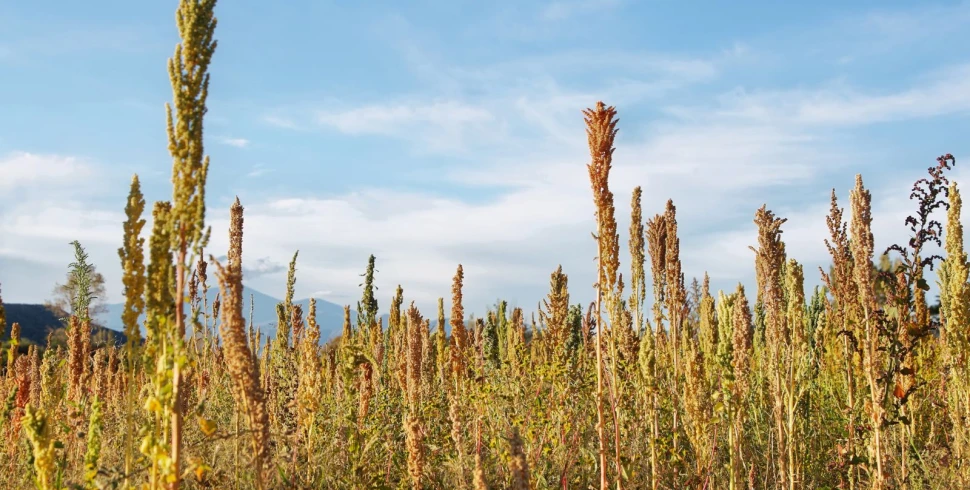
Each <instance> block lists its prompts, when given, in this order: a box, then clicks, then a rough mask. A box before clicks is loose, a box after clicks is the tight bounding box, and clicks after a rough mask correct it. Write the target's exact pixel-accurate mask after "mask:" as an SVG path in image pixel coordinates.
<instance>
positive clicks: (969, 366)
mask: <svg viewBox="0 0 970 490" xmlns="http://www.w3.org/2000/svg"><path fill="white" fill-rule="evenodd" d="M949 194H950V196H949V197H950V209H949V211H948V212H947V223H946V261H945V262H943V263H942V264H940V268H939V277H940V280H939V284H940V317H941V318H942V321H943V326H942V329H941V336H942V339H943V342H944V359H945V362H946V368H945V369H946V371H947V372H946V374H947V378H946V380H947V393H946V395H947V397H946V402H947V413H948V415H949V417H950V421H951V423H952V424H953V429H952V432H951V433H952V435H951V439H952V441H953V442H952V445H953V449H952V450H953V453H954V455H953V456H954V463H953V467H954V469H955V470H956V472H957V474H958V476H959V477H960V478H961V479H962V483H964V484H970V471H968V462H967V456H968V453H970V284H968V282H967V281H968V276H970V263H968V261H967V252H966V250H965V249H964V246H963V224H962V223H961V221H960V215H961V210H962V208H963V198H962V197H961V195H960V190H959V188H957V184H956V182H953V183H951V184H950V190H949Z"/></svg>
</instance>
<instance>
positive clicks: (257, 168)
mask: <svg viewBox="0 0 970 490" xmlns="http://www.w3.org/2000/svg"><path fill="white" fill-rule="evenodd" d="M271 171H272V170H271V169H270V168H269V167H267V166H266V165H263V164H262V163H257V164H256V165H253V168H252V169H251V170H250V171H249V173H247V174H246V177H249V178H251V179H253V178H256V177H262V176H264V175H266V174H268V173H270V172H271Z"/></svg>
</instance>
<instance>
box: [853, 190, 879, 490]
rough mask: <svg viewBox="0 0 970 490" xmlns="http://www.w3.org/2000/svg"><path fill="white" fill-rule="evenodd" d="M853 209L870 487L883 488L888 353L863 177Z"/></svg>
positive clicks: (854, 194) (869, 200)
mask: <svg viewBox="0 0 970 490" xmlns="http://www.w3.org/2000/svg"><path fill="white" fill-rule="evenodd" d="M849 201H850V204H851V208H852V222H851V223H852V224H851V226H850V230H851V233H852V235H851V237H852V241H851V247H852V256H853V259H854V268H853V280H854V281H855V284H856V288H857V292H858V295H859V296H858V297H859V306H860V312H861V317H860V320H861V325H862V352H863V355H862V360H863V372H864V377H865V380H866V383H867V385H868V387H869V400H868V405H869V410H868V411H869V423H870V425H871V436H870V439H869V453H870V459H871V460H872V461H873V463H872V464H873V466H875V468H874V469H873V470H874V471H873V474H872V477H871V481H870V484H871V486H872V488H873V489H882V488H883V487H884V486H885V484H886V482H885V473H884V470H883V465H884V457H883V430H884V424H883V423H884V421H885V407H884V405H883V400H884V399H885V396H886V387H885V386H884V385H883V383H882V381H881V380H880V371H881V368H882V365H883V364H884V363H885V359H884V358H885V354H884V351H883V349H882V348H881V345H880V344H881V342H880V339H879V325H878V324H877V318H876V298H875V290H874V289H875V287H874V284H873V265H872V257H873V246H874V242H873V236H872V204H871V202H872V196H871V195H870V194H869V191H868V190H866V188H865V187H864V186H863V185H862V176H861V175H857V176H856V185H855V188H854V189H853V190H852V193H851V194H850V197H849Z"/></svg>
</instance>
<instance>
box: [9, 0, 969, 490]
mask: <svg viewBox="0 0 970 490" xmlns="http://www.w3.org/2000/svg"><path fill="white" fill-rule="evenodd" d="M214 6H215V0H181V2H180V5H179V7H178V14H177V16H176V18H177V21H178V25H177V27H178V32H179V34H180V37H181V42H180V44H179V46H178V49H177V50H176V52H175V54H174V56H173V57H172V58H171V59H170V60H169V64H168V67H169V74H170V78H171V84H172V89H173V97H174V99H173V101H172V104H171V106H170V107H169V109H168V148H169V151H170V153H171V156H172V159H173V166H172V182H173V188H172V198H171V200H170V201H165V202H156V203H154V204H153V205H152V206H150V207H148V206H147V205H146V202H145V199H144V198H143V196H142V193H141V188H140V183H139V180H138V178H137V176H136V177H135V178H134V179H133V180H132V184H131V189H130V194H129V198H128V201H127V203H119V208H121V207H124V209H125V212H126V215H127V221H126V222H125V224H124V241H123V244H124V246H123V247H122V248H121V249H120V250H119V251H118V256H119V259H120V262H121V264H122V267H123V270H124V274H123V286H124V288H123V290H124V297H125V302H126V303H125V311H124V315H123V319H124V324H125V335H126V340H125V342H123V343H121V344H119V345H111V344H106V345H105V344H103V343H98V342H92V335H91V333H92V325H91V318H89V315H90V313H89V307H90V303H91V300H92V297H91V296H92V292H91V287H92V286H91V285H92V280H93V278H92V272H93V266H92V264H91V263H90V262H89V259H88V256H87V254H86V252H85V249H84V247H83V246H82V244H80V243H78V242H75V243H74V246H75V252H76V259H75V262H74V263H73V264H71V269H70V278H71V282H72V284H74V285H75V286H76V288H75V289H74V290H73V291H74V292H73V296H72V297H71V298H70V303H71V304H70V308H69V309H70V312H69V313H70V316H69V318H67V319H65V320H64V321H65V323H66V324H67V326H68V328H67V340H66V348H64V347H60V346H55V345H54V344H51V345H49V346H44V345H30V346H29V347H27V348H23V347H24V346H21V345H20V342H19V339H20V335H19V326H18V325H17V324H12V325H7V322H6V321H5V319H4V314H3V309H2V303H0V330H2V334H3V337H2V338H4V339H7V340H6V341H5V342H4V344H3V351H2V353H3V356H2V359H0V434H2V435H3V438H2V442H0V451H2V452H3V455H4V457H3V458H0V488H10V489H18V488H38V489H41V490H49V489H62V488H64V489H66V488H85V489H88V488H91V489H93V488H147V489H160V488H220V489H254V488H255V489H271V488H474V489H491V488H512V489H516V490H523V489H545V488H562V489H567V488H581V489H586V488H599V489H603V490H605V489H608V488H609V489H621V488H625V489H684V488H697V489H722V488H723V489H732V490H733V489H748V488H752V489H789V490H794V489H803V488H805V489H807V488H832V489H835V488H839V489H863V488H871V489H889V488H905V489H957V488H970V282H968V273H970V263H968V257H967V253H966V251H965V249H964V244H963V228H962V226H961V224H960V223H961V221H960V216H961V214H960V213H961V198H960V192H959V189H958V187H957V184H956V183H955V182H951V181H950V180H949V179H948V178H947V175H948V171H949V170H950V169H951V168H952V166H953V165H954V164H955V159H954V158H953V156H952V155H943V156H940V157H939V158H937V159H936V163H935V164H933V165H932V166H930V167H929V168H928V171H927V173H926V174H923V175H914V176H913V180H914V181H915V184H914V186H913V192H912V195H911V196H910V202H911V205H912V211H911V213H910V217H909V218H908V219H907V220H906V221H905V222H904V223H898V225H899V226H900V227H905V228H906V229H907V230H908V231H909V234H910V239H909V240H908V241H907V242H905V243H900V244H898V245H894V246H892V247H890V248H889V249H888V250H876V249H875V246H874V237H873V234H872V231H871V224H872V205H871V195H870V192H869V191H868V190H867V189H866V186H865V184H864V182H863V179H862V177H861V176H858V177H857V178H856V180H855V182H854V183H853V182H846V183H845V187H844V188H843V190H846V189H850V193H849V199H848V202H847V205H846V207H845V208H843V207H842V205H841V204H840V202H839V201H838V200H837V193H836V192H835V191H833V193H832V202H831V211H830V213H829V215H828V218H827V224H828V231H829V233H828V236H819V237H817V239H818V240H819V241H820V242H821V241H824V242H825V244H826V245H827V246H828V250H829V252H830V254H831V264H830V266H829V267H828V268H825V269H822V270H805V268H803V266H802V265H801V264H800V263H799V262H798V261H797V257H789V256H788V255H787V253H786V247H785V241H784V234H783V233H782V232H783V231H784V229H785V219H784V218H783V217H780V216H776V215H775V214H774V213H773V212H772V211H771V210H769V209H768V208H767V207H762V208H761V209H757V210H754V209H753V210H751V211H752V217H753V219H754V222H755V224H756V225H757V228H758V235H757V236H752V237H751V243H752V244H755V245H754V246H753V247H752V251H753V253H752V257H753V260H752V262H751V265H752V267H753V268H754V269H755V271H756V277H757V288H756V289H755V290H753V291H752V290H745V289H744V287H742V286H741V285H740V284H739V285H738V286H737V288H736V289H734V290H732V291H727V292H724V291H720V292H715V291H711V290H710V287H709V281H708V280H707V279H706V278H705V279H704V280H703V281H694V282H693V283H687V282H686V281H685V275H684V273H683V272H682V268H681V260H680V246H681V245H680V241H679V238H678V222H677V208H676V206H675V203H674V202H672V201H668V203H667V206H666V209H663V210H661V212H660V213H659V214H653V215H652V216H650V214H651V213H650V212H647V211H645V210H643V209H641V205H640V202H641V190H640V188H639V187H638V188H636V189H634V192H633V199H632V202H631V203H630V204H629V207H627V206H626V205H625V203H621V206H619V207H617V205H616V203H614V199H613V193H612V192H611V190H610V170H611V165H612V155H613V151H614V137H615V135H616V132H617V120H618V119H617V110H616V109H615V108H614V107H611V106H607V105H605V104H603V103H602V102H598V103H595V104H594V105H593V107H592V108H589V109H586V110H585V111H584V112H583V113H582V115H583V116H585V123H586V128H587V134H586V136H587V140H588V145H589V155H588V157H587V156H585V155H576V158H577V159H582V158H588V162H589V164H588V167H587V168H588V175H576V176H575V177H576V179H586V178H588V180H589V183H590V189H591V198H592V200H593V203H594V204H595V208H596V214H595V216H591V219H590V222H589V224H590V231H592V232H593V239H594V240H595V242H596V245H597V251H598V260H597V261H596V262H595V265H593V266H592V267H595V268H596V271H597V277H598V280H597V284H596V285H595V286H594V287H595V292H594V293H593V295H592V296H593V297H595V298H596V299H595V301H594V302H593V303H591V304H588V305H580V304H575V303H571V301H570V290H569V282H568V277H567V275H566V274H565V273H564V272H563V270H562V268H559V269H558V270H556V271H553V272H552V273H551V276H550V278H549V292H548V296H547V297H546V299H545V300H544V302H543V305H542V307H541V308H540V309H539V311H537V312H536V313H534V314H532V313H527V312H524V311H523V310H522V309H520V308H509V307H508V306H507V305H508V303H506V302H499V303H498V305H497V308H495V309H494V310H491V311H488V313H487V314H486V315H483V316H482V317H481V318H477V319H473V320H471V321H468V316H467V315H466V314H465V311H464V309H463V303H462V291H463V287H464V284H463V271H462V266H461V265H459V264H456V268H457V270H456V272H455V275H454V279H453V286H452V290H451V295H450V298H442V299H440V300H439V301H438V309H437V311H423V312H422V311H418V309H417V308H416V307H415V306H414V305H413V303H410V302H408V301H407V300H406V299H405V298H406V295H405V291H406V290H405V289H403V288H402V286H398V287H397V289H396V291H395V292H394V294H393V297H391V298H389V299H390V302H389V310H387V311H381V310H380V308H379V307H378V304H379V303H378V300H377V298H376V297H375V287H374V276H375V258H374V257H373V256H372V257H371V261H370V263H369V266H368V268H367V269H366V271H365V273H364V282H363V285H362V290H363V294H362V297H361V299H360V301H359V302H358V303H357V304H356V305H355V308H356V312H357V315H356V317H354V318H356V320H355V321H352V315H351V307H350V306H348V307H347V308H346V310H345V321H344V325H343V333H342V335H341V336H340V337H339V338H337V339H335V340H333V341H330V342H322V341H321V334H320V326H319V325H318V324H317V321H316V312H315V304H314V303H313V301H312V300H311V302H310V305H309V308H308V309H307V311H303V308H302V306H301V305H299V304H296V303H294V301H293V294H294V293H293V286H294V283H295V281H296V279H297V277H296V276H297V274H296V269H297V268H296V260H297V257H294V258H293V262H291V264H290V275H289V282H288V294H287V296H286V300H285V301H284V302H282V303H280V304H279V305H278V307H277V316H278V323H277V329H276V334H275V336H274V337H273V338H264V337H263V336H262V335H261V334H260V333H259V331H258V330H257V329H256V328H254V326H253V325H252V323H251V322H250V321H249V320H248V318H249V315H250V312H249V311H247V310H246V309H245V308H244V305H245V304H246V300H247V298H245V297H244V295H243V282H244V280H245V279H246V278H245V277H243V267H242V263H243V254H244V243H245V230H246V228H245V212H244V206H243V205H244V204H245V203H240V202H239V200H236V202H235V204H234V205H233V206H232V207H231V210H230V216H231V226H230V228H229V229H228V230H210V229H209V228H207V226H206V222H205V216H206V208H205V204H204V203H205V190H206V179H207V173H208V168H209V165H210V162H209V159H208V157H207V156H206V154H205V152H204V148H203V118H204V116H205V113H206V98H207V96H208V95H209V94H208V82H209V72H208V66H209V63H210V60H211V59H212V57H213V55H214V53H215V47H216V44H215V37H214V36H215V32H216V20H215V15H214ZM578 109H581V108H577V110H578ZM577 137H580V138H581V137H582V135H577ZM212 165H221V163H220V162H213V163H212ZM227 165H228V164H227ZM0 178H2V177H0ZM617 212H621V213H630V218H631V219H630V222H631V223H632V224H631V225H630V229H629V230H618V229H617V219H616V213H617ZM645 212H646V213H647V214H646V215H645V214H644V213H645ZM146 213H151V223H152V226H151V229H150V230H145V229H144V227H145V225H146V223H147V219H146ZM143 232H145V234H144V235H143ZM210 233H220V234H228V236H229V243H230V246H229V249H228V250H227V251H225V250H219V251H210V250H209V249H208V247H207V244H208V240H209V236H210ZM143 236H147V237H148V239H147V240H146V239H144V238H142V237H143ZM621 240H622V242H621ZM621 246H622V247H628V253H629V256H630V257H631V260H630V263H629V264H620V263H619V258H620V256H621V253H620V248H621ZM937 250H943V251H944V252H945V253H944V254H943V255H942V256H937V255H934V254H935V253H936V251H937ZM223 254H225V257H226V258H225V259H224V260H223V261H221V262H220V261H219V260H217V259H216V258H215V257H221V256H223ZM807 275H813V276H814V277H819V276H820V277H821V279H822V284H824V286H823V287H819V288H814V290H809V291H806V288H805V279H806V276H807ZM4 279H5V278H3V277H0V281H3V280H4ZM934 282H935V283H936V285H937V287H938V289H939V296H940V298H939V304H937V305H930V304H929V303H928V301H927V291H929V290H930V284H932V283H934ZM403 286H404V288H406V286H407V285H406V284H404V285H403ZM572 286H573V288H587V287H588V286H587V285H576V284H573V285H572ZM212 289H216V290H218V291H219V295H218V297H217V298H218V299H216V300H215V301H209V300H208V299H207V298H209V297H210V296H208V292H209V290H212ZM583 297H588V295H586V294H585V293H584V294H583ZM381 304H387V303H385V302H384V301H381ZM383 313H389V320H388V321H387V322H386V324H385V322H384V321H383V319H382V316H381V315H382V314H383ZM143 315H144V316H143ZM140 318H144V322H143V324H140V320H139V319H140ZM446 319H447V320H446ZM142 328H143V329H144V331H145V332H147V335H144V336H142V335H141V333H140V332H141V331H142Z"/></svg>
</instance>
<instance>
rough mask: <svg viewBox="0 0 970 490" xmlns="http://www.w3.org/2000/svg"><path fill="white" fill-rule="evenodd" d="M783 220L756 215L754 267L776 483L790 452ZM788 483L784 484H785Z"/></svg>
mask: <svg viewBox="0 0 970 490" xmlns="http://www.w3.org/2000/svg"><path fill="white" fill-rule="evenodd" d="M784 222H785V220H784V219H780V218H775V215H774V213H772V212H771V211H768V210H767V208H766V207H765V206H762V207H761V209H759V210H758V212H757V213H756V214H755V224H757V225H758V248H757V249H755V248H754V247H751V249H752V250H754V252H755V254H756V259H755V268H756V271H757V278H758V293H759V294H758V296H759V297H760V298H761V300H762V302H763V304H764V310H765V345H766V348H767V352H766V355H767V366H766V368H767V369H768V383H769V394H770V395H771V402H772V411H771V414H772V419H773V423H774V436H775V454H774V457H775V462H776V469H777V478H778V482H779V483H781V482H788V483H791V482H790V481H789V479H790V473H789V465H790V464H791V462H790V461H789V451H788V447H787V446H788V444H789V443H790V441H789V438H788V437H787V432H786V424H785V415H784V404H785V398H784V390H785V386H784V383H785V367H784V364H785V359H784V356H785V346H786V342H787V340H788V338H789V336H790V334H789V329H788V323H787V322H786V318H785V314H786V312H785V297H784V287H783V283H782V281H783V273H784V272H783V270H782V268H783V266H784V264H785V244H784V243H783V242H782V241H781V225H782V224H783V223H784ZM786 486H787V485H786Z"/></svg>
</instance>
